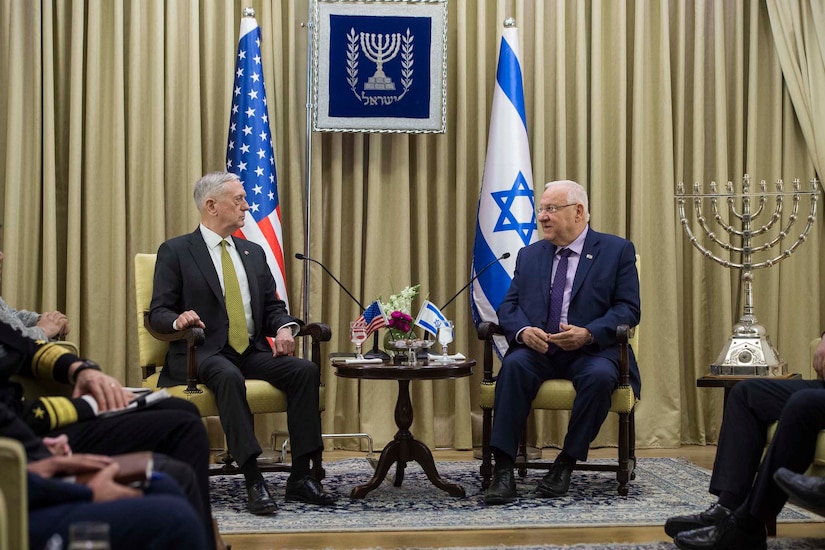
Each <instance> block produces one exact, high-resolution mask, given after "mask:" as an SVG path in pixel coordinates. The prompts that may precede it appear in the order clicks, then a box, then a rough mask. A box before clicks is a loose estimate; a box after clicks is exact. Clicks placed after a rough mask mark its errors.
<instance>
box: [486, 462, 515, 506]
mask: <svg viewBox="0 0 825 550" xmlns="http://www.w3.org/2000/svg"><path fill="white" fill-rule="evenodd" d="M515 499H516V478H515V476H513V470H512V469H511V468H502V469H501V470H494V471H493V480H492V481H491V482H490V486H489V487H487V490H486V491H484V503H485V504H507V503H508V502H513V501H514V500H515Z"/></svg>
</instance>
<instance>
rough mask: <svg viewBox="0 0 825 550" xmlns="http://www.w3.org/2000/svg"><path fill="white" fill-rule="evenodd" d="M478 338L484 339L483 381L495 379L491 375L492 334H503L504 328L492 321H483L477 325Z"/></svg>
mask: <svg viewBox="0 0 825 550" xmlns="http://www.w3.org/2000/svg"><path fill="white" fill-rule="evenodd" d="M477 331H478V339H479V340H484V358H483V368H484V379H483V382H493V381H495V379H496V378H495V376H493V336H495V335H496V334H504V329H502V328H501V326H500V325H497V324H496V323H493V322H492V321H483V322H481V323H479V325H478V329H477Z"/></svg>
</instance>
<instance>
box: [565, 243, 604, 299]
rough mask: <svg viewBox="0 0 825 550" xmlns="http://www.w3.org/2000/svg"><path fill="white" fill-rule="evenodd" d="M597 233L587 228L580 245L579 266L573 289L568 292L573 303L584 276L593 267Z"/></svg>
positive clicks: (596, 252)
mask: <svg viewBox="0 0 825 550" xmlns="http://www.w3.org/2000/svg"><path fill="white" fill-rule="evenodd" d="M598 243H599V234H598V233H596V232H595V231H593V230H592V229H589V230H588V231H587V237H585V239H584V246H583V247H582V255H581V257H580V258H579V266H578V267H577V268H576V276H575V277H574V278H573V289H572V290H571V292H570V303H573V297H574V296H576V293H577V292H578V291H579V289H580V288H581V287H582V284H583V283H584V280H585V278H586V277H587V274H588V272H589V271H590V268H591V267H593V262H595V261H596V257H597V256H598V255H599V247H598Z"/></svg>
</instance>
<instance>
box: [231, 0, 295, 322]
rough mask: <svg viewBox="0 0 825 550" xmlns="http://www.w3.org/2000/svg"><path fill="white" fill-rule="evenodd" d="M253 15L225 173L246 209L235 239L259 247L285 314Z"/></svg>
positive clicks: (240, 58)
mask: <svg viewBox="0 0 825 550" xmlns="http://www.w3.org/2000/svg"><path fill="white" fill-rule="evenodd" d="M254 15H255V13H254V11H252V10H248V11H247V10H245V11H244V17H243V19H241V30H240V34H239V36H240V38H239V39H238V54H237V59H236V66H235V83H234V86H233V90H232V113H231V115H230V117H229V138H228V139H227V145H226V170H227V172H232V173H233V174H237V175H238V177H239V178H240V179H241V183H243V186H244V190H245V191H246V200H247V202H248V203H249V211H248V212H247V213H246V225H244V226H243V228H241V229H239V230H238V231H236V232H235V235H236V236H239V237H243V238H244V239H247V240H250V241H252V242H254V243H257V244H259V245H261V246H262V247H263V249H264V252H266V259H267V263H268V264H269V269H270V270H271V271H272V276H273V277H274V278H275V284H276V285H277V292H278V297H279V298H280V299H281V300H283V301H284V302H286V305H287V308H288V307H289V300H288V299H287V292H286V269H285V267H284V251H283V246H282V245H283V242H284V241H283V235H282V232H281V208H280V205H279V203H278V176H277V174H276V170H275V154H274V152H273V145H272V132H271V131H270V129H269V110H268V109H267V104H266V90H265V89H264V75H263V68H262V65H261V29H260V27H258V22H257V21H256V20H255V17H254Z"/></svg>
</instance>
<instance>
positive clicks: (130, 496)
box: [0, 403, 214, 550]
mask: <svg viewBox="0 0 825 550" xmlns="http://www.w3.org/2000/svg"><path fill="white" fill-rule="evenodd" d="M0 436H2V437H9V438H12V439H17V440H18V441H20V442H21V443H22V444H23V445H24V447H25V449H26V457H27V460H28V466H27V470H28V472H27V490H28V505H29V517H28V524H29V547H30V548H46V547H47V543H50V542H51V543H55V542H57V541H56V539H54V538H53V537H59V538H60V541H61V542H62V543H65V544H66V545H67V546H68V541H69V526H70V525H71V524H72V523H75V522H79V521H102V522H105V523H108V524H109V537H110V543H111V547H112V548H153V549H154V548H160V549H165V548H168V549H169V550H177V549H178V548H194V549H205V548H210V547H209V546H207V540H206V538H207V533H206V531H204V529H203V525H202V523H201V518H199V517H198V514H197V512H196V511H195V509H194V508H193V507H192V506H191V505H190V503H189V502H187V500H186V497H185V496H184V494H183V491H182V490H181V488H180V487H179V486H178V485H177V483H175V482H174V481H173V480H172V479H171V478H169V477H167V476H165V475H163V474H153V476H152V479H151V480H150V481H149V483H148V485H147V486H146V487H145V488H141V489H139V488H135V487H131V486H129V485H123V484H121V483H118V482H117V481H116V480H115V478H116V476H117V474H118V471H119V470H118V464H117V463H114V462H113V461H112V459H111V458H109V457H107V456H102V455H93V454H72V452H71V448H70V446H69V445H68V438H66V436H65V435H64V436H60V437H59V438H45V439H43V440H40V438H37V437H36V436H34V434H33V433H32V432H31V430H30V429H29V428H28V426H27V425H26V424H25V423H24V422H23V421H22V420H21V419H20V417H18V416H17V415H16V414H15V413H14V412H13V411H12V410H11V409H9V408H8V407H7V406H5V405H4V404H3V403H0ZM52 453H54V454H52ZM35 457H40V458H35ZM84 475H85V477H86V478H87V479H83V476H84ZM81 479H82V481H81ZM58 547H61V548H62V547H63V546H62V545H58ZM212 547H214V546H212Z"/></svg>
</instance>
